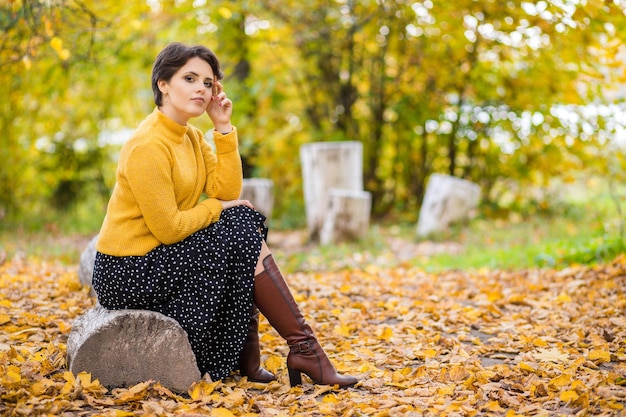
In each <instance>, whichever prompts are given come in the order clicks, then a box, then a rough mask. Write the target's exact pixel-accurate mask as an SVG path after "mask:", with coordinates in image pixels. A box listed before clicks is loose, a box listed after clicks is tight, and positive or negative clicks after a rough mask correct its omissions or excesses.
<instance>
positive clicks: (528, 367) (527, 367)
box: [517, 362, 537, 372]
mask: <svg viewBox="0 0 626 417" xmlns="http://www.w3.org/2000/svg"><path fill="white" fill-rule="evenodd" d="M517 366H518V367H519V369H521V370H522V371H528V372H536V371H537V369H535V367H533V366H532V365H530V364H528V363H526V362H520V363H519V365H517Z"/></svg>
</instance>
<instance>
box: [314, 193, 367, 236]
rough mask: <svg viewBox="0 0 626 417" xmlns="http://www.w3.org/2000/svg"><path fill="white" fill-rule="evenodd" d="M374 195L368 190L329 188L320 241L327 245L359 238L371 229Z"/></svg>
mask: <svg viewBox="0 0 626 417" xmlns="http://www.w3.org/2000/svg"><path fill="white" fill-rule="evenodd" d="M371 208H372V196H371V194H370V193H369V192H367V191H354V190H342V189H339V188H331V189H330V190H328V206H327V208H326V216H325V218H324V225H323V226H322V230H321V232H320V243H321V244H323V245H327V244H330V243H335V242H339V241H344V240H348V241H350V240H358V239H360V238H362V237H364V236H365V234H366V233H367V231H368V229H369V221H370V213H371Z"/></svg>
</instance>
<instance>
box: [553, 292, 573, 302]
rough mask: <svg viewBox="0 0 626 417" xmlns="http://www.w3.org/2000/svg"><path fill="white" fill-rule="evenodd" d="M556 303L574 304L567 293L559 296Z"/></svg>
mask: <svg viewBox="0 0 626 417" xmlns="http://www.w3.org/2000/svg"><path fill="white" fill-rule="evenodd" d="M556 301H558V302H559V303H560V304H562V303H571V302H572V297H570V296H569V295H567V294H565V293H561V294H559V296H558V297H556Z"/></svg>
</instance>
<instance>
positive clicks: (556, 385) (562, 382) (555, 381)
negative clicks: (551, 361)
mask: <svg viewBox="0 0 626 417" xmlns="http://www.w3.org/2000/svg"><path fill="white" fill-rule="evenodd" d="M571 381H572V377H571V376H570V375H565V374H563V375H559V376H557V377H556V378H552V379H551V380H550V382H549V383H548V385H549V386H550V387H552V388H553V389H556V390H557V391H558V390H559V389H561V388H563V387H565V386H569V384H570V383H571Z"/></svg>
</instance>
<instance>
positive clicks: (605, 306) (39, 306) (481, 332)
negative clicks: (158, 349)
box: [0, 256, 626, 416]
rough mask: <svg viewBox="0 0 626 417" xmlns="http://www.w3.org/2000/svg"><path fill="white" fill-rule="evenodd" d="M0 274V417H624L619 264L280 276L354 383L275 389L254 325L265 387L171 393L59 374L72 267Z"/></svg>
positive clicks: (279, 358) (37, 264) (624, 330)
mask: <svg viewBox="0 0 626 417" xmlns="http://www.w3.org/2000/svg"><path fill="white" fill-rule="evenodd" d="M0 262H2V264H1V265H0V415H7V416H31V415H66V416H82V415H94V416H95V415H100V416H178V415H185V416H201V415H212V416H254V415H260V416H275V415H303V416H387V415H390V416H395V415H406V416H439V415H442V416H444V415H445V416H477V415H481V416H483V415H484V416H518V415H525V416H527V415H528V416H560V415H580V416H588V415H598V416H609V415H611V416H613V415H626V411H624V407H625V405H626V342H625V337H626V317H625V315H624V312H625V311H626V297H625V289H626V257H619V258H617V259H615V260H614V261H613V262H611V263H608V264H605V265H601V266H594V267H583V266H575V267H570V268H569V269H565V270H559V271H556V270H524V271H517V272H505V271H479V272H476V271H474V272H460V271H451V272H445V273H440V274H437V275H434V274H428V273H425V272H424V271H423V270H420V269H416V268H408V267H406V268H403V267H394V268H387V267H382V266H364V267H363V269H355V268H344V269H341V270H335V271H332V272H309V273H294V274H290V275H289V276H288V281H289V283H290V286H291V288H292V291H293V292H294V294H295V296H296V299H297V301H298V302H299V304H300V306H301V308H302V310H303V311H304V313H305V316H306V317H307V319H308V320H309V321H310V323H311V324H312V325H313V327H314V328H315V330H316V332H317V336H318V338H319V339H320V340H321V342H322V345H323V346H324V348H325V349H326V351H327V353H328V354H329V356H330V357H331V358H332V360H333V361H334V363H335V364H336V366H337V368H338V369H339V370H340V371H341V372H345V373H349V374H352V375H355V376H357V377H358V378H359V383H358V385H357V386H355V387H354V388H350V389H346V390H334V389H333V387H326V386H313V385H311V384H310V383H309V381H306V384H305V385H304V386H301V387H295V388H290V387H289V384H288V377H287V372H286V368H285V355H286V353H287V349H286V346H285V344H284V342H283V341H282V339H281V338H280V337H279V336H278V335H277V334H276V333H275V331H274V330H273V329H271V328H270V327H269V326H268V324H267V322H266V321H264V320H263V321H262V323H261V344H262V354H263V359H264V364H265V366H266V367H267V368H268V369H270V370H272V371H273V372H275V373H276V374H277V375H278V377H279V381H277V382H273V383H270V384H266V385H265V384H254V383H250V382H248V381H247V380H245V379H242V378H239V377H238V376H237V375H233V377H232V378H229V379H227V380H224V381H218V382H210V381H205V380H203V381H199V382H198V383H197V384H195V385H194V386H192V387H190V389H189V391H188V392H187V393H182V394H180V393H179V394H176V393H173V392H171V391H169V390H168V389H166V388H164V387H163V386H161V385H160V384H159V383H158V382H156V381H146V382H145V383H142V384H138V385H136V386H133V387H131V388H129V389H112V390H107V389H105V388H104V387H102V386H101V385H100V383H99V382H98V381H97V380H96V379H95V378H92V377H91V376H90V375H88V374H79V375H72V374H71V373H70V372H68V371H67V364H66V357H65V349H66V345H65V343H66V341H67V337H68V335H69V332H70V330H71V325H72V321H73V320H74V319H75V318H76V317H77V316H79V315H80V314H82V313H83V312H84V311H85V310H87V309H88V308H90V307H91V306H93V304H94V300H93V298H91V297H90V296H89V291H88V289H87V288H83V287H81V285H80V283H79V281H78V277H77V268H76V267H75V266H68V265H64V264H61V263H55V262H53V261H47V262H46V261H42V260H36V259H27V258H25V257H20V256H15V257H13V258H11V259H6V260H4V261H1V260H0Z"/></svg>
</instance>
